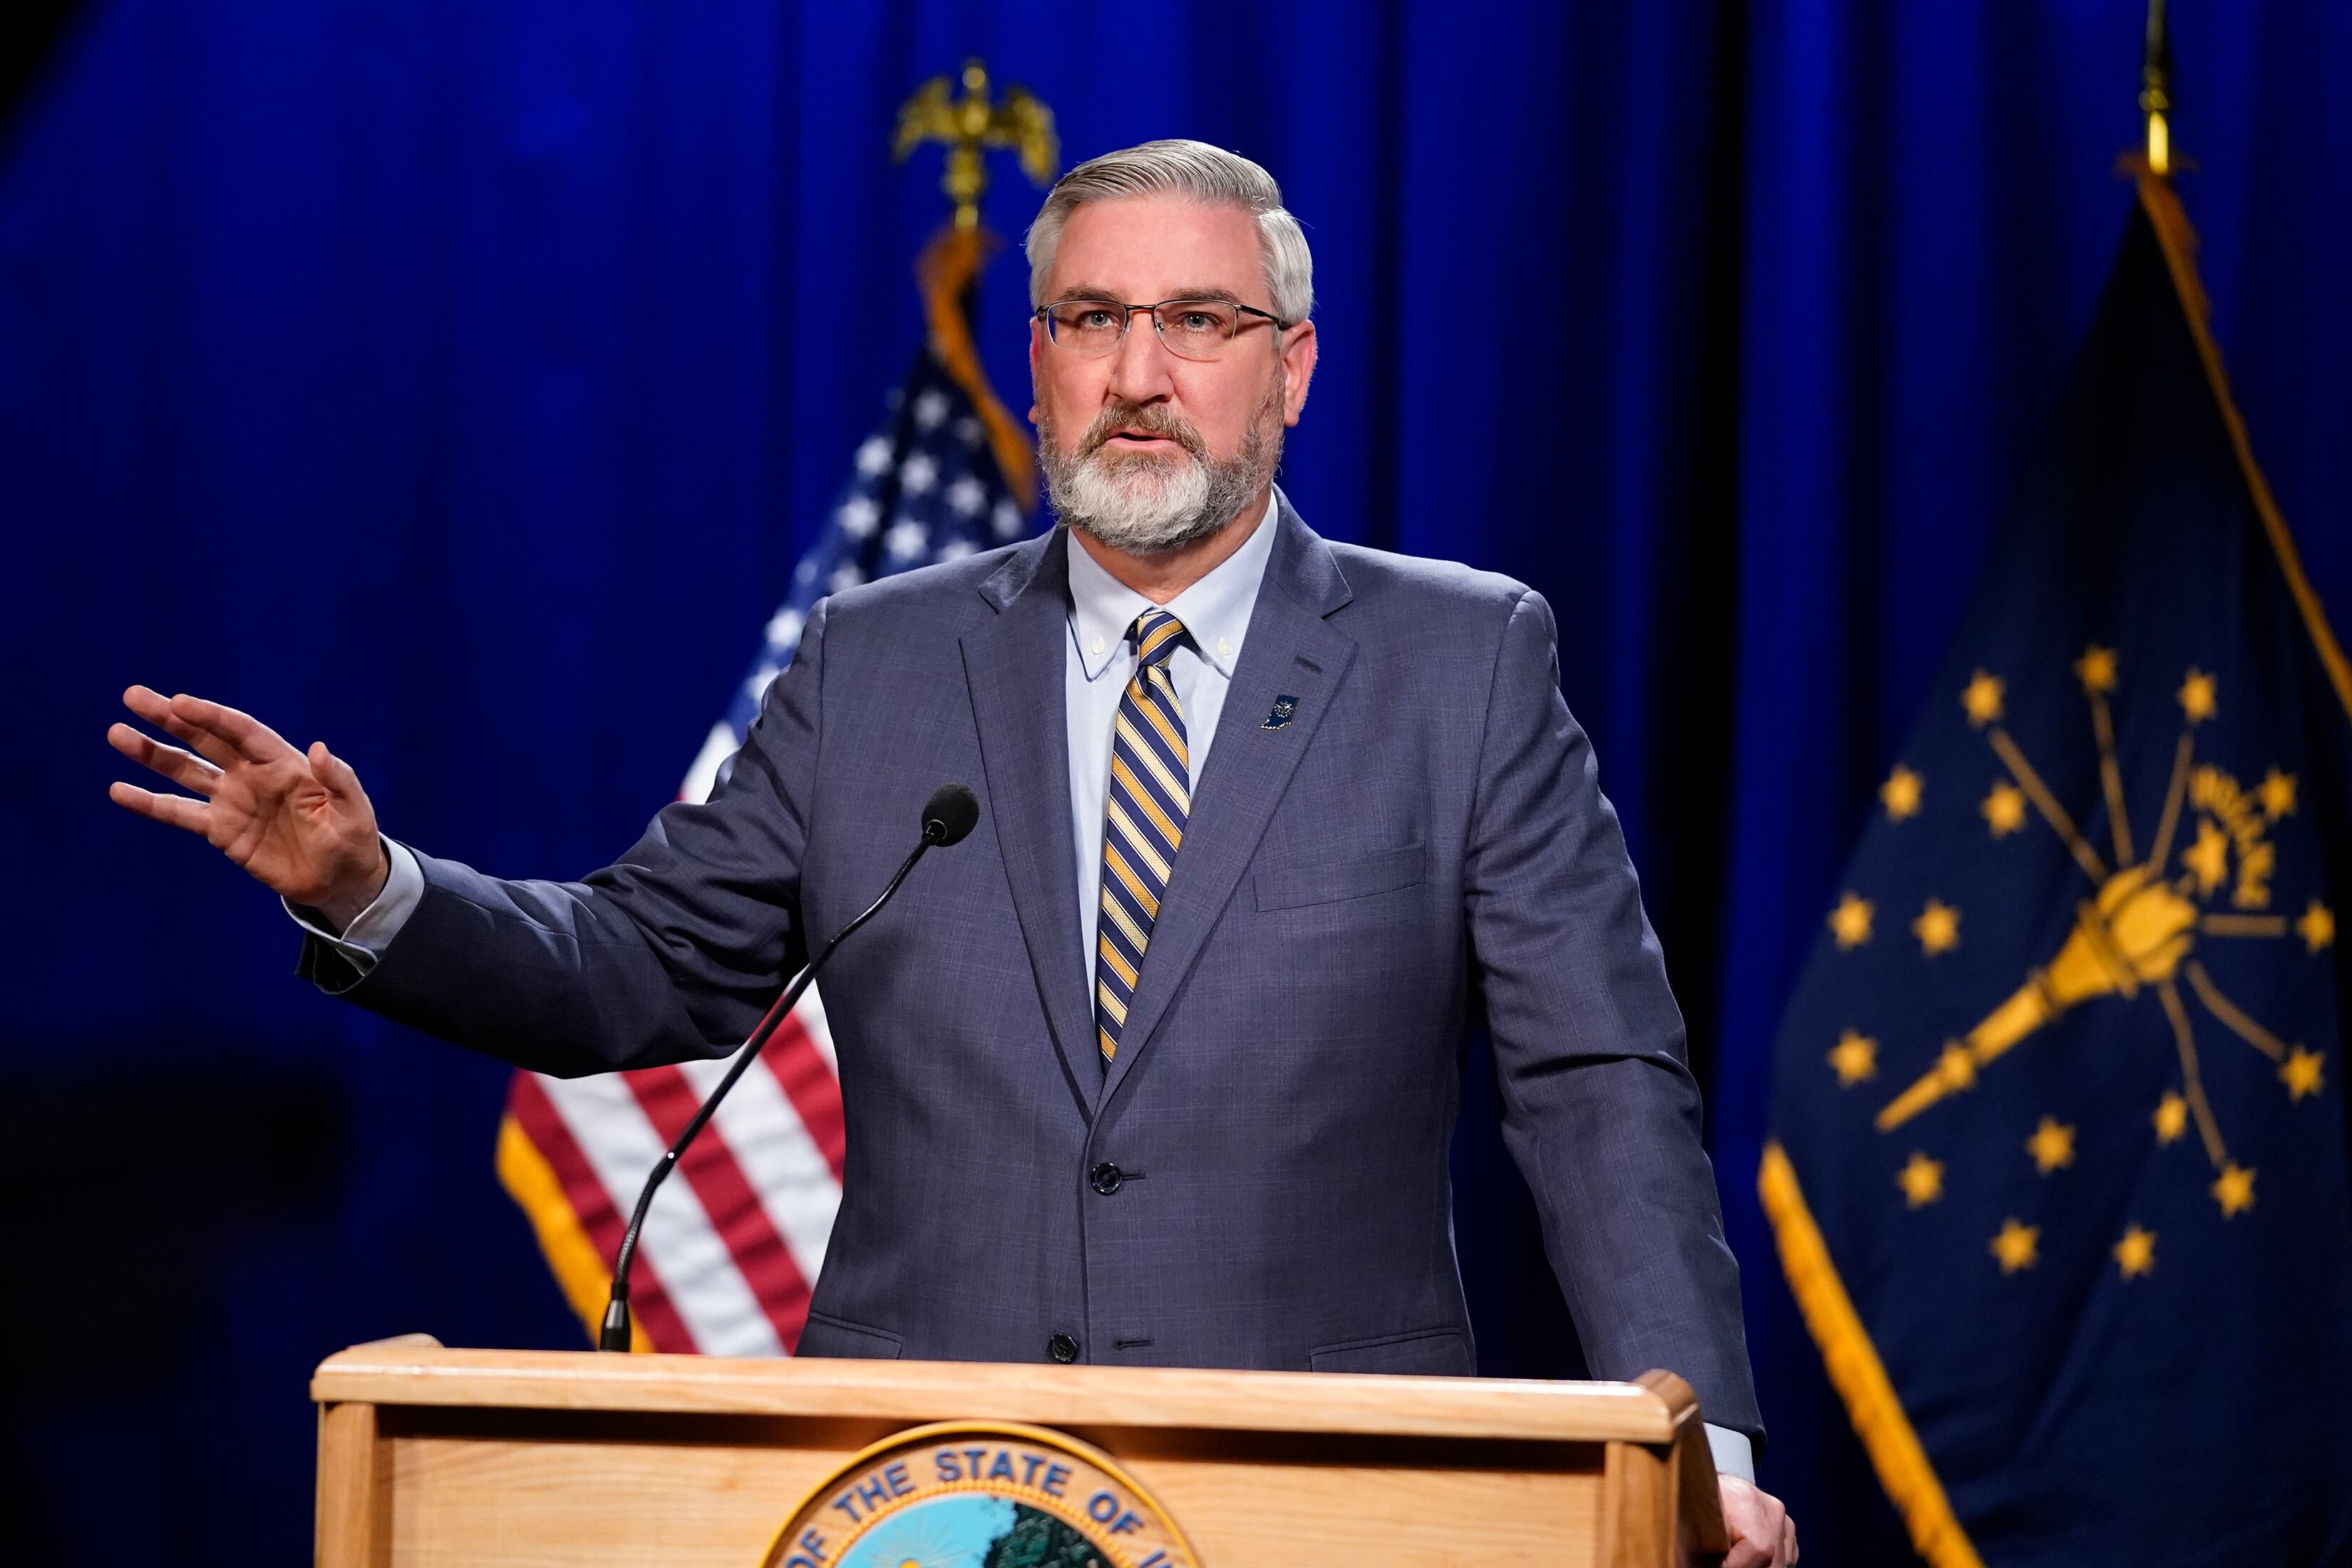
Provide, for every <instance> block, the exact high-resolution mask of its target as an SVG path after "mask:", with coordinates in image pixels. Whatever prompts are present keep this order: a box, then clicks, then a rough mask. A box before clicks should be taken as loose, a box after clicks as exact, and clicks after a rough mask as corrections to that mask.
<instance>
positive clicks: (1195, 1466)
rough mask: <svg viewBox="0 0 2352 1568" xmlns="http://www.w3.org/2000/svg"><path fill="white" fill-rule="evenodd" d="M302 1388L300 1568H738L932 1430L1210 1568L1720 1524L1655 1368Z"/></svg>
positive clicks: (733, 1374) (522, 1361) (1588, 1551)
mask: <svg viewBox="0 0 2352 1568" xmlns="http://www.w3.org/2000/svg"><path fill="white" fill-rule="evenodd" d="M312 1392H313V1395H314V1397H316V1398H317V1399H319V1400H320V1405H321V1415H320V1487H319V1502H320V1519H319V1563H320V1565H321V1568H392V1565H394V1564H398V1565H399V1568H445V1565H447V1568H454V1565H455V1564H459V1563H464V1564H467V1565H469V1568H558V1565H559V1564H560V1565H562V1568H573V1565H576V1564H577V1563H582V1562H595V1563H599V1564H600V1565H602V1564H615V1565H621V1568H627V1565H630V1564H646V1565H652V1564H656V1563H658V1564H663V1565H666V1568H704V1565H709V1568H719V1565H721V1564H725V1565H727V1568H754V1565H755V1564H757V1563H759V1562H760V1560H761V1552H763V1551H764V1550H765V1548H766V1546H767V1544H768V1542H769V1540H770V1538H771V1536H772V1534H773V1532H774V1531H775V1530H776V1529H777V1528H778V1526H779V1525H781V1524H782V1521H784V1520H785V1518H787V1517H788V1516H789V1515H790V1513H791V1512H792V1510H793V1508H794V1506H795V1505H796V1504H797V1503H798V1502H799V1501H800V1500H802V1499H803V1497H804V1496H806V1495H807V1494H808V1493H809V1492H810V1491H811V1490H812V1489H814V1488H815V1487H816V1486H818V1485H819V1484H821V1483H822V1482H823V1481H824V1479H825V1478H827V1477H828V1476H830V1475H831V1474H833V1473H834V1472H835V1470H836V1469H837V1468H838V1467H839V1466H840V1465H841V1464H842V1463H843V1462H844V1461H845V1459H846V1458H848V1457H849V1456H850V1455H852V1454H854V1453H856V1452H857V1451H859V1450H860V1449H862V1448H864V1447H866V1446H867V1445H868V1444H870V1443H872V1442H874V1441H876V1440H877V1438H880V1437H882V1436H886V1435H887V1434H889V1433H892V1432H896V1431H899V1430H903V1429H904V1428H905V1427H907V1426H912V1425H916V1424H918V1423H921V1422H927V1421H932V1420H940V1419H966V1420H982V1421H987V1420H1000V1421H1011V1422H1024V1423H1029V1424H1033V1425H1037V1426H1049V1427H1054V1428H1056V1429H1058V1430H1061V1431H1064V1432H1066V1433H1068V1434H1069V1435H1070V1436H1074V1437H1076V1438H1078V1439H1080V1440H1082V1441H1085V1442H1087V1443H1091V1444H1093V1445H1095V1446H1096V1447H1098V1448H1101V1449H1103V1450H1105V1451H1106V1452H1107V1453H1108V1454H1110V1455H1111V1456H1112V1457H1113V1458H1116V1459H1117V1460H1118V1463H1119V1464H1120V1465H1122V1466H1123V1467H1124V1468H1126V1469H1127V1470H1128V1471H1129V1474H1130V1475H1131V1476H1132V1477H1133V1478H1134V1479H1135V1480H1136V1482H1137V1483H1139V1485H1141V1486H1142V1487H1143V1488H1144V1489H1146V1490H1147V1491H1148V1492H1150V1494H1151V1495H1152V1496H1153V1497H1154V1498H1156V1499H1157V1500H1158V1501H1159V1502H1160V1505H1161V1506H1162V1507H1164V1508H1165V1509H1166V1510H1168V1512H1169V1513H1170V1515H1171V1516H1172V1517H1173V1518H1174V1519H1175V1520H1176V1521H1177V1522H1178V1524H1179V1526H1180V1527H1181V1529H1182V1530H1183V1531H1184V1532H1185V1534H1186V1535H1187V1536H1188V1537H1189V1538H1190V1539H1191V1542H1192V1546H1193V1547H1194V1549H1195V1550H1196V1552H1198V1553H1199V1559H1200V1561H1201V1563H1202V1564H1204V1565H1205V1568H1299V1565H1302V1564H1319V1563H1349V1564H1353V1563H1378V1564H1381V1565H1383V1568H1453V1565H1459V1564H1466V1563H1477V1564H1479V1565H1480V1568H1490V1565H1492V1568H1500V1565H1505V1564H1516V1563H1527V1564H1536V1563H1542V1564H1546V1565H1548V1568H1580V1565H1582V1564H1586V1563H1608V1564H1611V1565H1612V1568H1665V1565H1666V1564H1669V1563H1682V1562H1685V1561H1688V1558H1687V1556H1686V1555H1685V1553H1686V1552H1688V1551H1689V1549H1690V1548H1691V1547H1692V1546H1695V1545H1703V1544H1704V1543H1705V1542H1706V1541H1707V1540H1708V1539H1709V1536H1708V1529H1709V1523H1708V1521H1709V1520H1710V1519H1712V1521H1713V1522H1712V1529H1713V1531H1714V1532H1715V1534H1714V1539H1716V1540H1718V1541H1719V1539H1720V1532H1721V1528H1722V1527H1721V1521H1720V1518H1719V1516H1717V1515H1716V1513H1715V1503H1716V1499H1715V1496H1714V1487H1715V1482H1714V1471H1713V1468H1712V1466H1711V1465H1710V1464H1709V1463H1708V1460H1707V1455H1706V1443H1705V1440H1704V1437H1703V1435H1702V1433H1701V1430H1700V1426H1699V1422H1698V1418H1697V1405H1696V1401H1695V1400H1694V1399H1693V1398H1692V1397H1691V1394H1690V1390H1689V1388H1688V1386H1687V1385H1685V1384H1683V1383H1682V1381H1681V1380H1680V1379H1678V1378H1673V1377H1669V1376H1667V1375H1666V1374H1664V1373H1654V1374H1651V1375H1650V1376H1649V1377H1647V1378H1645V1379H1643V1380H1642V1381H1641V1382H1640V1383H1636V1384H1548V1383H1508V1382H1503V1381H1499V1380H1496V1381H1479V1380H1474V1379H1467V1378H1408V1377H1348V1376H1333V1375H1326V1374H1306V1373H1298V1374H1291V1373H1221V1372H1197V1371H1162V1370H1152V1371H1145V1370H1138V1369H1130V1368H1104V1367H1028V1366H1006V1365H993V1364H966V1363H906V1362H842V1361H825V1362H806V1363H796V1362H778V1361H720V1360H714V1359H709V1358H703V1357H693V1356H646V1355H633V1356H607V1355H598V1354H593V1353H562V1352H488V1351H453V1350H444V1349H441V1348H440V1347H439V1346H437V1345H435V1344H434V1343H432V1342H430V1341H428V1340H425V1339H424V1338H423V1337H422V1336H415V1337H411V1338H407V1339H404V1340H401V1341H386V1342H381V1343H377V1344H373V1345H362V1346H357V1347H354V1348H353V1349H352V1350H350V1351H346V1352H341V1354H339V1355H336V1356H333V1357H331V1358H330V1359H329V1360H328V1361H327V1362H326V1363H324V1364H323V1365H321V1366H320V1369H319V1372H318V1374H317V1376H316V1377H315V1378H314V1380H313V1383H312ZM1678 1513H1679V1514H1680V1516H1681V1517H1680V1518H1679V1519H1678V1518H1677V1514H1678Z"/></svg>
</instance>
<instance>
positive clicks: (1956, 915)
mask: <svg viewBox="0 0 2352 1568" xmlns="http://www.w3.org/2000/svg"><path fill="white" fill-rule="evenodd" d="M1911 929H1912V931H1914V932H1916V933H1917V935H1918V938H1919V951H1920V952H1924V953H1926V954H1927V956H1928V957H1929V958H1933V957H1935V956H1936V955H1937V953H1939V952H1951V951H1952V949H1954V948H1956V947H1958V946H1959V945H1960V911H1959V910H1956V909H1954V908H1952V907H1951V906H1950V905H1949V904H1947V903H1945V902H1944V901H1943V900H1941V899H1929V900H1927V908H1926V909H1924V910H1920V911H1919V918H1918V919H1917V920H1916V921H1912V922H1911Z"/></svg>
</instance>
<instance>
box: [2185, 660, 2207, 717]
mask: <svg viewBox="0 0 2352 1568" xmlns="http://www.w3.org/2000/svg"><path fill="white" fill-rule="evenodd" d="M2180 710H2181V711H2182V712H2183V713H2186V714H2188V715H2189V722H2190V723H2191V724H2202V723H2203V722H2205V721H2206V720H2208V719H2210V718H2211V717H2213V678H2212V677H2211V676H2210V675H2208V674H2206V673H2205V672H2204V671H2203V670H2201V669H2191V670H2190V671H2189V679H2186V680H2183V681H2182V682H2181V683H2180Z"/></svg>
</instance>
